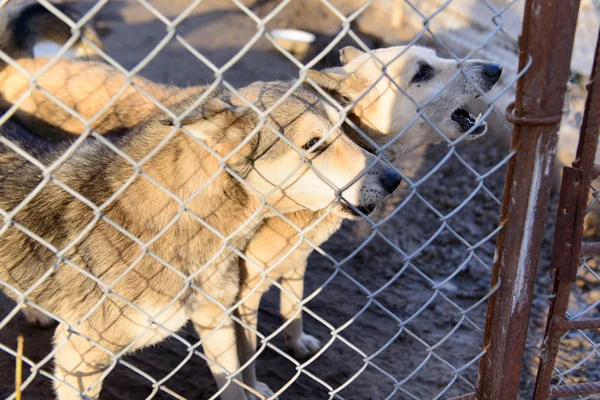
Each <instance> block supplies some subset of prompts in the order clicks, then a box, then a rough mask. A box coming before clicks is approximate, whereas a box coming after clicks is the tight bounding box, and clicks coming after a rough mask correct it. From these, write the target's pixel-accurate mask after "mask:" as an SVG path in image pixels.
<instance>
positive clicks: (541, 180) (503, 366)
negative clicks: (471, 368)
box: [477, 0, 580, 400]
mask: <svg viewBox="0 0 600 400" xmlns="http://www.w3.org/2000/svg"><path fill="white" fill-rule="evenodd" d="M579 3H580V1H579V0H574V1H559V2H557V1H551V0H528V1H527V2H526V4H525V16H524V21H523V32H522V36H521V40H520V60H519V69H520V70H521V69H523V68H525V66H526V65H527V64H528V62H529V60H530V59H531V62H532V64H531V67H530V68H529V70H528V71H527V72H526V73H525V74H524V75H523V77H522V79H520V80H519V82H518V85H517V96H516V100H515V107H514V114H515V116H516V117H517V118H518V119H519V120H522V119H523V118H531V119H534V118H535V119H546V118H551V117H554V116H557V115H560V114H561V113H562V108H563V101H564V95H565V90H566V86H567V77H568V76H569V70H570V65H569V60H570V59H571V53H572V46H573V39H574V36H575V25H576V21H577V13H578V10H579ZM557 131H558V123H555V124H553V125H549V124H544V125H530V124H522V123H520V124H517V125H515V126H514V128H513V138H512V142H511V151H516V154H515V156H514V157H513V158H512V159H511V160H510V161H509V164H508V170H507V174H506V180H505V185H504V196H503V203H502V211H501V216H500V223H501V225H502V226H503V227H504V228H503V229H502V230H501V231H500V233H499V235H498V239H497V242H496V254H497V257H496V260H495V262H494V269H493V273H492V282H491V287H495V286H496V284H497V283H498V282H501V284H500V285H499V288H498V290H497V291H496V292H495V293H494V294H493V296H492V297H491V298H490V301H489V303H488V312H487V317H486V326H485V334H484V338H483V348H484V349H485V351H486V353H485V355H484V356H483V357H482V359H481V362H480V366H479V377H478V380H477V398H478V399H490V400H497V399H503V400H511V399H516V398H517V394H518V391H519V379H520V375H521V364H522V358H523V351H524V348H525V339H526V335H527V325H528V320H529V310H530V307H531V300H532V293H533V285H534V282H535V274H536V270H537V265H538V258H539V253H540V247H541V242H542V236H543V230H544V223H545V221H546V210H547V206H548V199H549V192H550V186H551V185H550V183H551V170H552V163H553V160H554V154H555V151H556V142H557V135H556V133H557Z"/></svg>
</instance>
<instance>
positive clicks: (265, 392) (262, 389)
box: [248, 382, 277, 400]
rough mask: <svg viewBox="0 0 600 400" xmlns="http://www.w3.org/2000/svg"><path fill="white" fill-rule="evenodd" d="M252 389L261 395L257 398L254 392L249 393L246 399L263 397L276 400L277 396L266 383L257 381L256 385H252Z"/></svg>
mask: <svg viewBox="0 0 600 400" xmlns="http://www.w3.org/2000/svg"><path fill="white" fill-rule="evenodd" d="M254 390H256V391H257V392H258V393H260V394H261V396H262V397H261V398H259V397H258V396H256V395H255V394H252V393H251V394H249V395H248V400H260V399H263V398H264V399H269V400H277V397H275V393H273V391H272V390H271V388H270V387H269V386H268V385H267V384H266V383H263V382H257V383H256V385H255V386H254Z"/></svg>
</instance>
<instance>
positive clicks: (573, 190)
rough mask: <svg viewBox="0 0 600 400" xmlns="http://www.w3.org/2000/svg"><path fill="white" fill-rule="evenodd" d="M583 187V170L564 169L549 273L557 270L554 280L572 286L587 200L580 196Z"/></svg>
mask: <svg viewBox="0 0 600 400" xmlns="http://www.w3.org/2000/svg"><path fill="white" fill-rule="evenodd" d="M584 185H585V179H584V172H583V171H582V170H580V169H578V168H571V167H564V168H563V176H562V183H561V185H560V196H559V201H558V210H557V212H556V228H555V230H554V248H553V249H552V261H551V264H550V265H551V270H552V271H554V270H556V278H557V279H560V280H563V281H569V282H575V279H576V278H577V268H578V267H579V251H580V250H581V240H582V234H583V217H584V216H585V203H586V201H585V200H586V199H587V195H585V196H584V195H583V192H584V191H585V190H584V189H585V188H584Z"/></svg>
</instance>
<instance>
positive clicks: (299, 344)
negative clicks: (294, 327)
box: [285, 332, 321, 359]
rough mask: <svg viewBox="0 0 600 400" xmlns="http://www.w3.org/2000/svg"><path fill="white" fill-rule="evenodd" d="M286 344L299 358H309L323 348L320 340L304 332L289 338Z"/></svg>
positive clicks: (295, 356)
mask: <svg viewBox="0 0 600 400" xmlns="http://www.w3.org/2000/svg"><path fill="white" fill-rule="evenodd" d="M285 344H286V346H287V348H288V349H289V350H290V352H291V353H292V355H293V356H294V358H297V359H304V358H308V357H310V356H312V355H313V354H315V353H316V352H317V351H319V350H321V343H319V340H318V339H317V338H316V337H314V336H312V335H308V334H306V333H304V332H302V333H301V334H300V336H298V337H296V338H287V340H286V341H285Z"/></svg>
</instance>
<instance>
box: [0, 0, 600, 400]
mask: <svg viewBox="0 0 600 400" xmlns="http://www.w3.org/2000/svg"><path fill="white" fill-rule="evenodd" d="M150 3H151V4H152V5H153V6H155V7H156V8H157V10H158V11H160V12H162V13H164V14H165V15H166V16H167V17H170V18H174V17H175V16H176V15H177V14H179V13H180V12H181V11H182V10H184V9H185V7H186V6H187V3H188V2H186V1H182V0H169V1H166V0H160V1H151V2H150ZM347 3H352V2H342V1H334V2H333V4H335V5H337V6H339V7H340V9H341V10H343V12H345V13H347V12H349V11H351V9H352V7H351V6H350V5H349V4H347ZM85 4H86V3H81V4H80V6H81V7H82V8H84V9H85V7H86V5H85ZM246 4H249V3H246ZM272 8H273V4H272V3H271V2H269V1H258V2H256V4H254V5H253V7H252V9H253V11H254V12H256V13H257V14H258V15H260V16H264V15H266V14H267V13H268V12H269V10H271V9H272ZM97 19H98V21H99V22H100V24H101V26H102V27H104V28H105V30H106V36H105V37H104V38H103V40H104V42H105V44H106V49H107V53H108V54H109V55H110V56H111V57H113V58H114V59H115V60H116V61H117V62H119V63H120V64H122V65H123V66H124V67H125V68H127V69H131V68H134V67H135V66H136V65H137V64H138V63H140V62H141V61H142V60H143V59H144V57H146V55H147V54H148V53H149V52H150V51H151V50H152V49H153V48H154V46H156V45H157V44H158V43H159V42H160V41H161V40H162V38H163V37H164V36H165V34H166V32H165V27H164V24H163V23H162V22H160V21H159V20H157V19H156V18H155V17H154V16H153V15H152V14H151V13H150V12H149V11H148V10H147V9H145V8H144V7H143V6H142V5H140V4H139V3H137V2H133V1H114V2H109V3H108V4H107V5H106V6H105V7H104V8H103V9H102V10H101V11H100V13H99V15H98V18H97ZM371 23H372V22H371ZM274 26H277V27H294V28H301V29H307V30H311V31H313V32H315V33H317V34H318V35H319V36H318V43H324V42H326V41H327V40H328V38H330V37H332V35H334V34H335V33H337V32H338V31H339V29H340V21H339V19H337V17H335V15H334V14H333V13H331V11H329V10H327V8H326V7H324V6H323V5H322V4H321V3H319V2H312V1H311V2H310V6H306V5H302V4H299V2H293V3H292V4H291V5H289V6H288V7H286V8H285V9H284V10H283V11H282V12H281V13H280V14H279V15H278V16H277V17H275V18H274V19H273V20H272V21H271V22H270V23H269V24H268V27H274ZM368 28H370V29H368V30H369V31H370V32H371V33H372V32H373V31H376V30H377V29H375V28H374V27H373V26H372V25H371V26H369V27H368ZM365 29H366V28H365ZM382 29H384V28H382ZM386 29H387V30H386V32H387V33H386V36H385V39H384V38H383V37H377V36H369V35H364V36H363V38H364V40H365V42H366V43H367V44H369V45H390V44H393V43H397V42H398V41H400V40H402V34H401V32H397V33H398V35H397V36H394V35H392V36H390V34H389V28H386ZM255 32H256V24H255V23H254V22H253V21H252V20H251V19H250V18H249V17H248V16H246V15H245V14H244V13H242V12H241V11H240V10H239V9H238V8H236V6H235V5H234V4H233V3H231V2H228V1H217V0H211V1H204V2H202V3H201V5H200V6H199V7H197V8H196V9H195V10H194V11H193V12H192V13H191V15H190V16H189V17H188V18H186V19H185V20H184V21H183V22H182V23H181V25H180V26H179V27H178V33H179V34H180V35H181V36H183V37H184V38H185V39H186V40H187V41H188V42H189V43H190V44H191V45H192V46H193V47H194V48H195V49H197V50H198V51H200V52H201V53H202V54H203V55H205V56H206V57H207V58H208V59H209V60H211V62H213V63H214V64H215V65H217V66H222V65H223V64H224V63H226V62H227V61H228V60H229V59H231V57H233V56H234V55H235V54H236V53H237V52H238V51H239V50H240V49H241V48H242V47H243V46H244V45H245V44H246V43H247V41H248V40H249V38H251V37H252V36H253V35H254V33H255ZM334 58H335V57H334ZM329 62H331V57H330V58H328V59H327V60H326V63H329ZM324 64H325V63H323V64H321V65H324ZM140 74H141V75H143V76H145V77H148V78H150V79H152V80H155V81H158V82H164V83H172V84H176V85H180V86H184V85H195V84H204V83H206V82H207V81H211V80H212V79H213V78H214V76H213V73H212V71H211V70H210V69H209V68H207V67H206V66H205V65H203V64H202V63H201V62H200V61H199V60H198V59H197V58H196V57H194V56H193V55H191V54H190V53H189V52H188V50H186V49H185V48H184V47H183V46H182V45H181V44H180V43H178V42H176V41H171V42H170V43H169V44H168V45H167V46H166V47H165V48H164V49H163V50H162V51H161V52H160V53H159V54H158V55H157V56H156V57H155V58H154V59H152V60H151V61H150V62H149V64H148V65H147V66H145V67H144V68H142V70H141V71H140ZM297 75H298V71H297V68H296V67H295V66H294V65H293V64H292V63H291V62H290V61H289V60H286V59H285V58H284V57H283V56H282V55H280V54H277V52H276V51H274V50H273V48H272V46H271V44H270V43H268V42H267V41H266V40H265V39H261V40H259V41H258V42H257V43H256V44H255V45H254V46H252V48H251V49H250V50H249V51H248V52H247V53H246V54H245V55H244V56H243V57H242V58H241V59H240V60H239V61H238V62H236V63H235V64H234V65H233V66H232V67H231V68H230V69H228V70H227V71H226V72H225V74H224V77H225V79H226V80H227V81H229V82H230V83H232V84H233V85H234V86H239V85H243V84H246V83H248V82H252V81H255V80H275V79H290V78H295V77H297ZM503 82H504V83H503V84H508V82H507V81H503ZM490 125H491V130H490V132H489V134H488V135H486V136H485V137H484V138H483V139H481V140H479V141H476V142H471V143H464V144H460V145H459V146H457V148H456V152H455V153H454V152H453V151H452V150H451V149H449V148H448V146H447V145H438V146H432V147H430V148H427V149H421V150H418V151H416V152H415V153H413V154H412V155H411V156H410V157H406V158H404V159H401V160H398V161H397V165H398V166H399V168H400V169H401V171H402V172H403V173H404V174H405V175H406V176H407V177H408V178H410V180H411V181H412V182H413V183H414V185H413V186H412V187H410V185H409V183H407V182H406V181H405V182H404V183H403V184H402V186H401V189H400V190H399V191H398V195H397V196H396V197H395V198H393V199H392V200H390V201H389V202H388V203H387V204H386V206H385V207H383V209H382V210H381V212H380V213H379V214H378V216H377V217H376V220H378V221H382V220H384V219H385V223H384V224H382V225H381V226H380V227H379V228H378V232H379V234H377V235H374V236H371V233H372V227H371V226H370V224H369V223H367V222H366V221H359V222H347V223H345V224H344V226H343V227H342V229H341V230H340V232H339V233H338V234H336V235H335V236H334V237H333V238H331V240H329V241H328V242H327V243H326V244H324V245H323V246H322V249H323V251H324V252H326V253H327V254H329V255H330V256H331V257H333V258H334V259H335V260H338V261H340V260H344V259H346V258H347V257H348V256H349V255H353V256H352V257H351V258H348V259H347V261H345V262H344V263H343V264H341V266H340V267H339V268H340V269H341V270H342V271H343V273H339V272H338V273H337V274H336V275H335V277H334V278H333V279H331V280H329V279H330V278H331V276H332V274H334V273H335V272H336V269H335V268H334V267H333V265H332V262H331V261H330V260H329V259H327V258H325V257H324V256H321V255H319V254H315V255H313V256H312V257H311V259H310V262H309V270H308V274H307V277H306V293H307V294H311V293H313V292H315V291H316V292H317V293H318V294H317V295H316V296H315V297H314V298H313V299H312V300H311V301H310V302H309V303H308V305H307V306H308V308H309V309H310V310H312V311H313V312H314V313H316V314H317V315H318V316H320V317H321V318H323V319H324V320H326V321H327V322H328V323H329V324H330V326H331V327H333V328H334V329H336V333H335V335H332V333H331V330H332V329H331V328H330V327H327V326H325V325H323V324H322V323H320V322H319V321H317V320H316V319H314V318H311V317H309V316H306V323H305V326H306V330H307V331H308V332H309V333H311V334H313V335H315V336H317V337H318V338H319V339H320V340H321V342H322V343H325V344H326V347H327V349H326V351H324V353H323V354H321V355H320V356H319V357H318V358H316V359H315V360H311V361H309V362H308V363H306V364H303V365H302V368H301V370H302V371H304V372H305V373H301V374H299V375H297V368H296V366H295V365H294V364H293V363H292V362H291V361H289V360H287V359H286V358H284V357H282V356H281V355H279V354H277V353H276V352H274V351H271V350H265V351H264V352H263V353H262V354H261V355H260V357H259V359H258V366H257V371H258V377H259V380H261V381H264V382H266V383H268V384H269V386H270V387H271V388H272V389H274V390H277V389H279V388H281V387H282V386H284V385H286V384H287V383H288V382H289V381H290V380H293V383H291V385H290V386H289V387H288V388H287V390H286V391H285V393H283V394H282V395H281V396H280V398H281V399H294V400H295V399H307V400H308V399H310V400H313V399H325V398H329V397H330V396H329V395H328V392H330V390H332V389H333V390H339V392H337V393H338V394H339V396H341V397H342V398H344V399H360V400H367V399H368V400H379V399H386V398H390V399H409V398H418V399H433V398H437V397H436V396H439V395H440V393H442V392H443V394H442V395H441V396H440V398H444V399H447V398H451V397H453V396H458V395H461V394H465V393H469V392H472V391H473V388H474V384H475V380H476V376H477V369H478V362H477V357H478V355H480V352H481V339H482V328H483V325H484V320H485V312H486V303H485V302H482V303H481V304H479V302H480V300H481V299H483V298H484V297H485V296H486V294H487V293H488V291H489V282H490V270H489V267H490V266H491V263H492V259H493V254H494V241H495V236H494V235H491V236H490V237H488V236H489V235H490V234H492V233H493V232H494V230H495V229H496V227H497V224H498V215H499V210H500V206H499V204H498V203H497V201H496V200H495V199H494V196H495V197H496V198H501V195H502V189H503V183H504V172H505V170H504V168H503V167H501V168H499V169H498V170H496V171H495V172H493V173H492V174H491V175H489V176H487V177H486V178H485V179H484V180H483V181H482V182H483V184H484V185H485V188H483V187H480V186H479V184H480V182H479V181H477V179H476V178H477V176H476V175H475V174H473V172H472V170H471V169H470V168H472V169H474V170H475V171H477V172H478V173H479V174H484V173H486V172H488V171H490V170H492V168H494V167H495V166H496V165H497V164H498V163H500V162H501V161H502V160H503V159H504V158H505V157H506V156H507V154H508V141H507V137H508V134H509V133H510V130H509V129H508V127H506V126H505V125H503V124H502V123H501V122H500V119H499V118H497V117H496V118H495V119H494V118H492V119H490ZM465 164H468V165H469V166H470V167H467V166H465ZM424 177H427V179H424V180H423V181H421V179H422V178H424ZM466 200H468V202H466ZM453 210H457V211H456V212H455V213H454V214H452V215H451V216H450V217H449V218H441V216H446V215H448V214H449V213H450V212H452V211H453ZM550 215H553V211H552V210H550ZM549 236H550V237H548V238H547V240H546V241H545V244H544V246H545V247H544V248H545V251H544V256H543V262H542V267H541V268H542V271H541V272H540V282H541V283H542V285H541V286H540V288H538V290H539V292H540V293H539V295H538V296H537V298H536V304H535V307H534V309H533V311H532V313H533V319H532V324H531V326H532V328H531V335H530V336H531V338H530V346H529V348H528V353H527V356H528V360H530V361H531V363H530V364H531V365H527V366H526V367H525V371H524V372H525V374H524V377H523V386H522V387H523V391H522V394H523V398H525V396H526V395H527V393H528V392H529V390H530V388H531V385H532V382H533V381H532V379H533V377H534V374H535V369H534V363H533V361H535V356H536V354H537V352H536V348H537V345H538V343H539V340H540V332H541V331H542V329H543V324H544V323H545V320H544V316H545V310H546V307H547V302H546V301H545V299H544V296H546V295H547V294H548V292H547V288H548V287H549V279H548V278H547V263H548V258H549V256H548V254H549V251H548V250H549V248H550V247H549V244H550V241H551V235H549ZM383 237H385V239H384V238H383ZM484 238H486V239H485V240H484ZM475 244H477V246H475V247H474V248H471V246H473V245H475ZM398 249H400V251H399V250H398ZM407 254H409V255H410V263H409V264H406V261H405V256H406V255H407ZM544 268H546V270H544ZM449 277H452V278H451V279H450V280H447V278H449ZM353 280H355V281H358V282H360V284H361V285H362V286H358V285H357V284H356V283H355V282H354V281H353ZM445 281H447V283H445V284H444V285H442V286H440V287H438V288H434V286H435V285H437V284H439V283H441V282H445ZM382 288H384V289H383V290H381V291H380V292H377V294H376V295H375V296H372V297H368V296H367V294H366V292H365V289H366V290H368V291H369V292H370V293H374V292H376V291H378V290H379V289H382ZM0 296H2V295H0ZM263 301H264V303H263V307H262V310H261V314H260V318H259V330H260V331H261V332H262V333H264V334H265V335H268V334H270V333H271V332H274V331H275V330H277V328H278V327H279V326H280V325H281V323H282V321H281V319H280V317H279V314H278V304H279V303H278V294H277V293H276V290H272V291H271V292H269V293H268V294H267V296H265V298H264V300H263ZM12 307H13V303H12V302H11V301H10V300H8V299H7V298H5V297H0V318H2V317H4V316H5V315H7V314H8V313H9V312H10V311H11V310H12ZM467 309H469V311H468V312H466V313H463V312H462V310H467ZM19 334H22V335H23V336H24V337H25V355H26V356H27V357H29V358H30V359H31V360H33V361H35V362H40V361H42V360H44V365H43V367H42V369H43V370H46V371H51V368H52V361H50V360H46V359H45V357H46V356H47V355H48V354H49V352H50V350H51V346H50V342H51V338H52V331H51V330H44V331H41V330H38V329H36V328H34V327H31V326H29V325H28V324H27V323H26V321H25V320H24V318H23V316H22V315H21V314H17V315H16V316H15V317H14V318H13V319H12V320H11V321H10V322H9V323H8V325H6V326H5V327H4V328H2V329H0V343H2V344H4V345H5V346H8V347H11V348H15V347H16V337H17V335H19ZM181 335H182V337H184V338H185V339H186V340H188V341H190V342H196V341H197V340H198V339H197V337H196V334H195V333H194V331H193V329H192V328H191V326H189V325H188V326H187V327H186V328H185V330H184V331H183V332H182V333H181ZM342 338H343V340H342ZM272 343H273V344H274V345H275V346H277V347H279V348H282V349H283V348H284V341H283V337H282V335H281V334H279V335H277V336H276V337H275V338H274V339H273V341H272ZM347 343H351V344H352V345H353V347H356V348H358V349H360V350H361V352H362V353H363V354H360V353H358V352H357V351H356V350H355V349H354V348H353V347H351V346H348V344H347ZM365 355H366V356H367V357H369V359H368V362H366V361H365ZM186 356H187V351H186V348H185V346H183V345H182V344H181V343H179V342H178V341H176V340H173V339H170V340H166V341H164V342H162V343H161V344H159V345H157V346H156V347H153V348H148V349H146V350H144V351H138V352H136V353H134V354H131V355H128V356H126V357H125V358H124V360H125V361H126V362H127V363H131V364H133V365H135V366H136V367H138V368H139V369H141V370H142V371H144V372H145V373H146V374H148V375H150V376H152V377H154V378H155V379H157V380H158V379H162V378H163V377H165V376H167V375H168V374H169V373H171V371H173V370H174V369H175V368H179V365H180V363H182V361H183V360H184V359H185V357H186ZM25 374H26V376H28V374H29V372H28V370H27V368H25ZM13 376H14V358H13V357H12V356H10V355H8V354H7V353H4V352H0V398H4V397H7V396H9V395H11V394H12V393H13ZM590 380H591V379H590ZM397 382H400V385H398V386H396V387H395V383H397ZM165 385H166V387H168V388H169V389H170V390H172V391H174V392H176V393H177V394H179V395H180V396H182V397H185V398H188V399H206V398H209V397H211V396H212V395H213V394H214V393H215V391H216V387H215V385H214V383H213V380H212V377H211V375H210V373H209V370H208V368H207V365H206V363H205V362H204V361H203V360H202V359H201V358H200V357H198V356H194V357H192V358H191V359H190V360H188V361H187V362H185V363H184V365H183V366H181V367H180V368H179V369H178V370H177V372H176V373H175V374H174V375H173V376H172V377H170V378H169V379H168V380H167V381H166V383H165ZM398 388H399V389H398ZM446 389H447V390H446ZM151 391H152V385H151V382H150V381H149V380H148V379H146V378H145V377H144V376H141V375H139V374H138V373H136V372H134V371H132V370H131V369H129V368H128V367H127V366H125V365H121V364H119V365H118V366H117V367H116V368H115V370H114V371H113V372H112V373H110V375H108V377H107V378H106V380H105V382H104V386H103V392H102V396H101V398H102V399H103V400H108V399H122V400H127V399H142V398H145V397H146V396H148V395H149V394H150V393H151ZM444 391H445V392H444ZM51 397H52V391H51V382H50V381H49V380H48V379H47V378H45V377H43V376H41V374H38V375H37V376H36V378H35V379H34V380H33V381H32V383H31V384H30V385H29V386H28V387H27V388H26V390H25V391H24V399H48V398H51ZM155 398H157V399H171V398H173V397H172V396H171V395H169V394H167V393H165V392H162V391H161V392H158V393H157V394H156V396H155Z"/></svg>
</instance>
